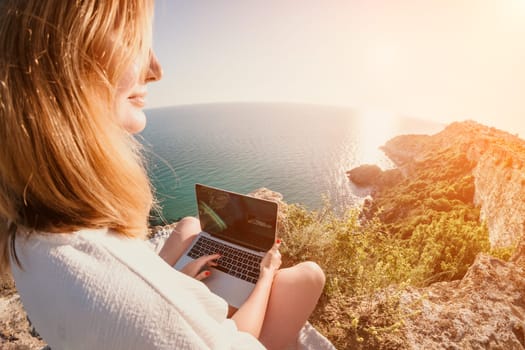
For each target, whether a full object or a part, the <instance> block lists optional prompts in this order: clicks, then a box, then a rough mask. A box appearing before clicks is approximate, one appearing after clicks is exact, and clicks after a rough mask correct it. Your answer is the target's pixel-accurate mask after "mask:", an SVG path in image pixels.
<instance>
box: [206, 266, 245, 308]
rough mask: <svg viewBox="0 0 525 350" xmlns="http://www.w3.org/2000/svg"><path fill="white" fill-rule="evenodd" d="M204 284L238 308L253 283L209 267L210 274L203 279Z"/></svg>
mask: <svg viewBox="0 0 525 350" xmlns="http://www.w3.org/2000/svg"><path fill="white" fill-rule="evenodd" d="M203 282H204V284H206V285H207V286H208V288H209V289H210V290H211V291H212V292H213V293H215V294H217V295H218V296H220V297H222V298H223V299H224V300H226V301H227V302H228V304H230V305H231V306H233V307H236V308H239V307H240V306H241V305H242V304H243V303H244V302H245V301H246V299H247V298H248V296H249V295H250V293H251V292H252V290H253V288H254V287H255V284H253V283H250V282H246V281H243V280H241V279H239V278H235V277H233V276H231V275H228V274H227V273H225V272H222V271H220V270H217V269H214V268H212V269H211V275H210V276H209V277H207V278H205V279H204V280H203Z"/></svg>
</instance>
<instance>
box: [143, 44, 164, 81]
mask: <svg viewBox="0 0 525 350" xmlns="http://www.w3.org/2000/svg"><path fill="white" fill-rule="evenodd" d="M160 79H162V66H161V65H160V62H159V60H158V59H157V56H156V55H155V53H154V52H153V50H152V51H150V54H149V67H148V72H147V73H146V83H151V82H154V81H159V80H160Z"/></svg>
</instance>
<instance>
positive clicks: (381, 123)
mask: <svg viewBox="0 0 525 350" xmlns="http://www.w3.org/2000/svg"><path fill="white" fill-rule="evenodd" d="M357 119H358V123H359V125H358V136H357V138H358V140H359V141H358V152H357V153H358V154H357V158H358V160H359V162H360V163H361V164H377V165H379V166H380V167H382V168H388V167H390V163H389V162H388V161H387V160H386V158H385V156H384V154H383V152H382V151H381V150H380V149H379V147H380V146H382V145H384V144H385V143H386V142H387V141H388V140H389V139H390V138H392V137H393V136H394V135H395V133H396V128H397V127H396V126H397V125H396V118H395V115H393V114H392V113H387V112H383V111H374V110H366V111H361V112H359V117H358V118H357Z"/></svg>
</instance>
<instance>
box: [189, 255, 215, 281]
mask: <svg viewBox="0 0 525 350" xmlns="http://www.w3.org/2000/svg"><path fill="white" fill-rule="evenodd" d="M220 257H221V255H220V254H213V255H204V256H201V257H200V258H198V259H195V260H193V261H191V262H189V263H187V264H186V266H184V267H183V268H182V269H181V270H180V271H181V272H182V273H185V274H186V275H188V276H190V277H193V278H195V279H197V280H199V281H200V280H203V279H205V278H206V277H208V276H209V275H210V273H211V272H210V270H203V268H204V267H205V266H217V262H216V261H215V260H217V259H219V258H220Z"/></svg>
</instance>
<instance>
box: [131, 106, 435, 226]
mask: <svg viewBox="0 0 525 350" xmlns="http://www.w3.org/2000/svg"><path fill="white" fill-rule="evenodd" d="M146 116H147V119H148V121H147V126H146V128H145V130H144V131H143V132H142V133H140V134H139V135H138V136H137V137H138V139H139V140H140V142H141V143H142V144H143V145H144V148H145V155H146V158H147V163H148V172H149V176H150V178H151V181H152V183H153V186H154V188H155V191H156V197H157V200H158V201H159V203H160V205H161V207H162V213H155V214H154V213H152V219H151V224H154V225H156V224H164V223H169V222H173V221H175V220H178V219H180V218H181V217H184V216H187V215H196V213H197V208H196V203H195V195H194V186H195V184H196V183H201V184H206V185H210V186H214V187H219V188H224V189H226V190H229V191H234V192H239V193H249V192H251V191H253V190H256V189H258V188H261V187H266V188H269V189H271V190H273V191H277V192H279V193H281V194H282V195H283V197H284V200H285V201H286V202H287V203H299V204H301V205H304V206H305V207H307V208H309V209H312V210H315V209H319V208H320V207H322V206H323V205H326V204H328V205H331V206H332V207H333V208H334V210H336V211H342V210H344V209H345V208H348V207H349V206H355V205H356V204H358V203H360V202H361V201H362V199H363V197H364V196H366V195H367V191H366V189H359V188H356V187H355V186H353V184H352V183H351V182H350V181H349V180H348V178H347V175H346V172H347V171H348V170H350V169H352V168H354V167H356V166H359V165H362V164H377V165H379V166H380V167H382V168H383V169H387V168H391V167H392V166H393V164H392V163H391V162H390V160H389V159H388V158H387V157H386V156H385V155H384V154H383V152H382V151H381V150H380V148H379V147H380V146H381V145H383V144H384V143H385V142H386V141H388V140H389V139H390V138H392V137H394V136H396V135H400V134H433V133H436V132H439V131H440V130H442V129H443V128H444V125H443V124H440V123H436V122H431V121H425V120H422V119H417V118H413V117H405V116H396V115H392V114H390V113H386V112H382V111H371V110H357V109H352V108H347V107H333V106H319V105H305V104H293V103H216V104H200V105H183V106H173V107H165V108H157V109H149V110H146Z"/></svg>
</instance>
